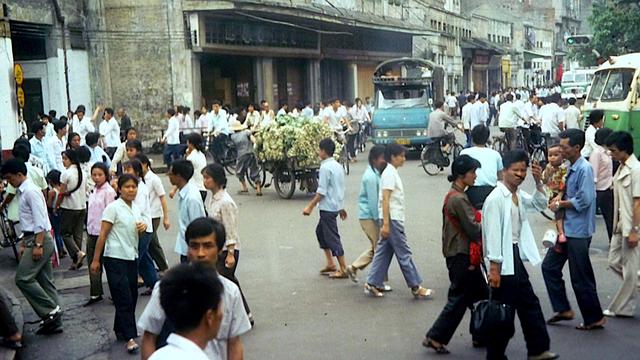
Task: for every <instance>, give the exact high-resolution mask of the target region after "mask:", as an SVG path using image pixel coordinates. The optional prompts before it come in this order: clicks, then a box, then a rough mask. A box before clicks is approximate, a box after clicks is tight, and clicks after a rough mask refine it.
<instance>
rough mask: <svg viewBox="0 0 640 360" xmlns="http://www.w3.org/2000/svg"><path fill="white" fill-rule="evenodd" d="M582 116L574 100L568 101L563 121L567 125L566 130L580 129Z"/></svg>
mask: <svg viewBox="0 0 640 360" xmlns="http://www.w3.org/2000/svg"><path fill="white" fill-rule="evenodd" d="M581 118H582V114H581V113H580V109H578V107H577V106H576V99H575V98H570V99H569V106H568V107H567V108H566V109H564V121H565V124H566V125H567V129H580V119H581Z"/></svg>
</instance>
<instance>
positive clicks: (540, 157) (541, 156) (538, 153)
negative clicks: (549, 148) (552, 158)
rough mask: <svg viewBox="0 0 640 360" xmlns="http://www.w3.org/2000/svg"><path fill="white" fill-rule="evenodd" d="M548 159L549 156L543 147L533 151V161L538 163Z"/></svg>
mask: <svg viewBox="0 0 640 360" xmlns="http://www.w3.org/2000/svg"><path fill="white" fill-rule="evenodd" d="M546 160H547V156H546V155H545V153H544V150H543V149H542V148H536V149H534V150H533V152H532V153H531V163H534V162H537V163H538V164H540V163H542V162H545V161H546Z"/></svg>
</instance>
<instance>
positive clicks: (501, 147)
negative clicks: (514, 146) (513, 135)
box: [493, 138, 507, 155]
mask: <svg viewBox="0 0 640 360" xmlns="http://www.w3.org/2000/svg"><path fill="white" fill-rule="evenodd" d="M493 150H495V151H497V152H499V153H500V155H502V154H504V153H505V152H506V151H507V141H506V140H505V139H504V138H498V139H496V140H495V141H494V142H493Z"/></svg>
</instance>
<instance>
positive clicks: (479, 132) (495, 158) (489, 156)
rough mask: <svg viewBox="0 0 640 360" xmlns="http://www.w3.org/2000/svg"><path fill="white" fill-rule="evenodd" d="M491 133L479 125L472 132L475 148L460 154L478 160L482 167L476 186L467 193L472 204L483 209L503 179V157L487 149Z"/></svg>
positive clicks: (477, 171)
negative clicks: (488, 197) (485, 201)
mask: <svg viewBox="0 0 640 360" xmlns="http://www.w3.org/2000/svg"><path fill="white" fill-rule="evenodd" d="M490 135H491V131H490V130H489V128H488V127H487V126H485V125H478V126H476V127H474V128H473V129H472V130H471V140H472V141H473V146H472V147H468V148H466V149H464V150H462V151H461V152H460V155H469V156H471V157H472V158H474V159H476V160H478V161H479V162H480V163H481V164H482V167H480V168H478V169H476V176H477V177H476V180H475V182H474V185H473V186H471V187H469V188H468V189H467V191H466V194H467V196H468V197H469V201H471V204H473V206H474V207H475V208H476V209H478V210H481V209H482V204H483V203H484V200H485V199H486V198H487V196H488V195H489V193H491V191H493V189H494V188H495V187H496V185H497V183H498V180H500V179H502V156H500V153H498V152H497V151H495V150H493V149H491V148H488V147H487V141H488V140H489V136H490Z"/></svg>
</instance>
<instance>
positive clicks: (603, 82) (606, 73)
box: [582, 53, 640, 156]
mask: <svg viewBox="0 0 640 360" xmlns="http://www.w3.org/2000/svg"><path fill="white" fill-rule="evenodd" d="M594 109H601V110H604V114H605V115H604V126H605V127H608V128H611V129H613V130H616V131H617V130H620V131H627V132H629V133H630V134H631V136H633V142H634V143H635V144H636V146H635V147H634V152H635V154H636V156H640V146H639V145H638V144H640V53H632V54H626V55H621V56H612V57H610V58H609V60H608V61H606V62H605V63H603V64H602V65H600V67H599V68H598V70H597V71H596V73H595V77H594V78H593V83H592V85H591V89H590V91H589V95H588V96H587V99H586V101H585V103H584V106H583V108H582V110H583V114H584V116H585V118H587V117H588V114H589V113H590V112H591V111H592V110H594ZM586 125H588V124H586Z"/></svg>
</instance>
